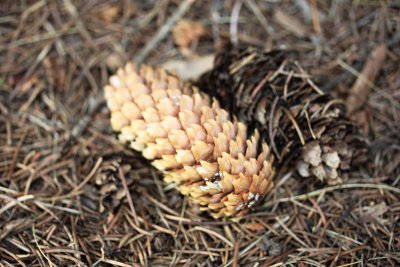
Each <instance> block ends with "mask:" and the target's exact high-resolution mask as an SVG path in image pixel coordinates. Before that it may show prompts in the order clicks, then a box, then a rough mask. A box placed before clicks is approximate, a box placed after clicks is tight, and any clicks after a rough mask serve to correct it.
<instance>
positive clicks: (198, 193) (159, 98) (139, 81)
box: [104, 63, 274, 218]
mask: <svg viewBox="0 0 400 267" xmlns="http://www.w3.org/2000/svg"><path fill="white" fill-rule="evenodd" d="M104 91H105V98H106V100H107V105H108V107H109V109H110V110H111V126H112V128H113V129H114V130H115V131H117V132H120V134H119V139H120V141H122V142H128V143H130V145H131V147H132V148H133V149H135V150H137V151H141V152H142V154H143V156H144V157H145V158H147V159H149V160H153V162H152V164H153V166H155V167H156V168H157V169H159V170H161V171H163V172H164V174H165V176H164V179H165V181H167V182H169V183H172V182H174V183H177V185H178V189H179V190H180V191H181V193H182V194H185V195H190V197H191V199H192V200H193V202H195V203H199V204H201V205H202V206H203V207H202V210H209V211H210V212H211V215H212V216H213V217H215V218H219V217H221V216H240V215H243V214H245V213H246V212H248V210H249V209H250V208H252V207H253V206H254V205H255V204H256V203H257V202H259V201H260V200H261V199H262V198H263V197H264V196H265V194H266V193H267V192H268V191H269V190H270V189H271V187H272V185H273V183H272V177H273V175H274V170H273V168H272V163H273V157H272V156H271V155H270V153H269V147H268V145H267V144H266V142H265V141H260V138H259V137H260V136H259V133H258V131H255V132H254V134H253V135H252V136H251V137H250V138H249V139H248V138H247V136H248V135H247V127H246V125H245V124H243V123H241V122H238V121H237V120H236V118H235V117H233V118H232V119H231V118H230V116H229V113H228V112H227V111H226V110H224V109H222V108H220V107H219V104H218V102H217V101H216V100H215V99H213V100H210V98H209V97H208V96H207V95H205V94H203V93H200V92H199V91H198V89H197V88H196V87H192V86H190V85H189V84H187V83H184V82H183V81H181V80H179V79H178V78H177V77H175V76H173V75H169V74H167V73H166V71H165V70H164V69H161V68H157V69H152V68H151V67H149V66H146V65H141V66H140V67H137V66H136V65H134V64H132V63H128V64H127V65H126V66H125V68H123V69H119V70H118V71H117V74H116V75H114V76H112V77H111V78H110V85H106V86H105V88H104Z"/></svg>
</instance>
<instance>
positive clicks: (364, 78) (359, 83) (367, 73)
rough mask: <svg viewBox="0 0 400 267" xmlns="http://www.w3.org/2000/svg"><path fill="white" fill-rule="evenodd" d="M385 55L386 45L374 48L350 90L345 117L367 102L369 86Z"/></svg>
mask: <svg viewBox="0 0 400 267" xmlns="http://www.w3.org/2000/svg"><path fill="white" fill-rule="evenodd" d="M386 53H387V48H386V45H384V44H381V45H378V46H377V47H375V49H374V50H373V51H372V53H371V55H370V57H369V59H368V61H367V62H366V64H365V66H364V68H363V69H362V71H361V75H360V76H359V77H358V79H357V80H356V82H355V83H354V85H353V87H352V88H351V89H350V92H349V95H348V97H347V99H346V108H347V115H348V116H350V115H351V114H353V113H354V112H355V111H357V110H358V109H360V108H361V107H362V106H363V105H364V104H365V103H366V101H367V99H368V95H369V93H370V91H371V84H372V83H373V82H374V80H375V78H376V76H377V75H378V73H379V70H380V69H381V67H382V64H383V62H384V61H385V58H386Z"/></svg>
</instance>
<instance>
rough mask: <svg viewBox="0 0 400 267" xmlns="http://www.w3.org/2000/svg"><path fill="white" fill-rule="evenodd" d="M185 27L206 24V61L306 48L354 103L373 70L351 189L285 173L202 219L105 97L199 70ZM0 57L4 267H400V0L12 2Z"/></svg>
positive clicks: (318, 69) (360, 108)
mask: <svg viewBox="0 0 400 267" xmlns="http://www.w3.org/2000/svg"><path fill="white" fill-rule="evenodd" d="M182 19H188V20H192V21H196V22H199V23H201V25H202V27H203V28H204V29H205V34H204V36H202V37H201V38H200V39H199V40H198V41H197V46H196V48H193V47H191V48H189V54H190V53H196V54H197V56H198V58H203V56H205V55H209V54H213V53H215V52H216V51H217V50H218V48H219V47H221V45H222V44H223V43H227V42H233V43H236V44H240V45H244V46H256V47H260V48H263V49H266V50H271V49H289V50H295V51H297V52H298V54H299V64H300V65H301V66H302V68H303V69H304V70H305V71H306V72H307V73H309V74H311V75H312V76H313V80H314V82H315V84H316V86H318V87H319V88H320V89H321V90H323V91H324V92H326V93H327V94H332V95H333V96H335V97H338V98H341V99H343V100H346V99H348V98H347V97H348V96H349V94H351V92H352V91H351V90H354V89H352V88H354V86H355V84H356V81H359V80H360V79H361V80H362V79H363V77H364V76H360V73H361V72H362V73H363V74H365V76H367V78H368V79H371V80H370V81H369V82H367V83H366V86H365V85H364V86H361V89H360V90H361V91H358V92H357V94H359V95H360V99H359V100H360V102H359V103H353V104H350V105H356V106H357V107H356V108H357V113H356V115H355V116H354V119H355V120H356V121H357V122H358V123H359V125H360V131H361V133H362V134H363V135H364V137H365V138H366V140H367V143H368V149H369V160H368V162H367V163H366V164H365V166H361V167H360V168H359V169H355V170H351V172H350V177H349V179H348V180H347V181H346V183H345V184H343V185H338V186H328V185H326V184H323V183H321V182H319V181H317V180H316V179H313V178H307V179H304V178H299V176H298V175H296V174H295V173H293V172H287V173H280V174H279V175H278V176H277V177H275V184H276V185H278V187H277V188H275V189H274V190H273V194H270V195H269V198H267V199H265V200H264V202H263V203H262V204H261V205H259V206H258V207H256V208H255V209H254V210H253V211H252V212H251V213H249V214H248V215H246V216H244V217H243V218H241V219H240V220H234V221H232V220H214V219H213V218H212V217H209V216H208V215H207V214H205V213H201V212H200V211H199V209H198V207H197V206H196V205H193V204H192V203H190V202H189V201H188V198H187V197H184V196H182V195H180V194H179V193H178V191H176V190H175V189H174V188H173V187H171V186H170V185H168V184H166V183H165V182H163V181H162V175H161V174H160V173H159V172H157V171H156V170H155V169H154V168H152V167H151V165H150V163H149V162H148V161H146V160H144V159H143V158H142V157H141V155H140V154H139V153H136V152H134V151H132V150H130V149H129V148H127V147H125V146H123V145H121V144H119V142H118V140H117V138H116V137H117V136H116V134H115V133H113V131H112V129H111V127H110V124H109V111H108V109H107V107H106V105H105V102H104V100H103V95H102V87H103V86H104V85H105V84H106V83H107V82H108V78H109V77H110V75H112V73H113V72H114V71H115V70H116V68H117V67H118V66H121V65H123V64H124V63H125V62H127V61H129V60H134V61H136V62H138V63H143V62H145V63H148V64H152V65H157V64H164V63H166V62H167V63H170V62H171V61H174V60H187V57H188V51H186V52H185V51H184V50H183V49H182V47H180V46H178V45H176V44H175V42H174V37H173V34H172V30H173V27H174V25H176V22H178V21H180V20H182ZM382 47H384V50H382V49H381V50H379V49H380V48H382ZM190 49H192V50H190ZM193 51H195V52H193ZM374 51H375V52H376V51H378V52H377V53H381V54H380V60H374V59H371V55H373V54H374V53H373V52H374ZM382 51H383V52H382ZM382 53H383V54H382ZM0 59H1V64H0V266H30V267H33V266H53V265H54V266H96V265H97V266H281V265H284V266H287V265H289V266H399V265H400V234H399V233H400V131H399V129H400V68H399V66H400V64H399V62H400V4H399V3H398V1H395V0H392V1H390V0H382V1H377V0H376V1H375V0H354V1H335V0H332V1H317V0H297V1H289V0H281V1H279V0H274V1H272V0H270V1H268V0H265V1H255V0H236V1H222V0H206V1H195V0H182V1H178V0H162V1H138V0H132V1H130V0H124V1H118V0H112V1H109V0H96V1H95V0H88V1H74V0H65V1H61V0H60V1H57V0H50V1H47V0H38V1H12V0H2V1H1V3H0ZM368 62H373V63H372V64H367V63H368ZM375 62H376V64H374V63H375ZM369 71H370V72H369ZM371 72H375V73H377V75H372V76H371V77H369V76H368V73H369V74H370V73H371ZM373 76H376V77H373ZM363 98H365V99H366V101H365V102H362V99H363ZM356 99H357V98H356ZM356 102H357V101H356ZM133 209H134V210H135V212H136V216H134V213H133V212H132V210H133Z"/></svg>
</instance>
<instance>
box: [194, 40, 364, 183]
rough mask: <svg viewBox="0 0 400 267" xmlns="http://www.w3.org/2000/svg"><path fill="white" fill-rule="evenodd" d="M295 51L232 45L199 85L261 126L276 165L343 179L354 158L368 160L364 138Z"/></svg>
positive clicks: (245, 119) (242, 117)
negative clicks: (318, 86)
mask: <svg viewBox="0 0 400 267" xmlns="http://www.w3.org/2000/svg"><path fill="white" fill-rule="evenodd" d="M292 54H293V53H290V52H287V51H272V52H264V51H261V50H257V49H255V48H232V47H229V48H227V49H224V51H222V52H220V53H219V54H217V56H216V59H215V62H214V67H213V69H212V70H211V71H209V72H208V73H206V74H204V75H203V76H202V77H201V78H200V79H199V81H198V82H197V83H196V85H197V86H198V87H199V88H200V89H201V90H202V91H204V92H206V93H208V94H209V95H210V96H213V97H216V98H217V99H218V100H219V102H220V103H221V106H222V107H223V108H226V109H227V110H229V111H231V112H232V113H233V114H236V115H237V116H238V119H239V121H241V122H244V123H246V125H248V127H249V130H250V131H251V130H252V129H259V130H260V133H261V138H262V139H265V140H267V142H268V144H270V146H271V150H272V152H273V153H274V154H275V156H276V158H277V159H278V161H279V162H278V163H277V164H276V165H277V166H276V167H277V169H281V168H282V167H283V165H285V164H287V165H289V167H295V168H297V170H298V172H299V174H300V175H301V176H303V177H310V176H316V177H317V178H319V179H320V180H322V181H325V182H327V183H328V184H338V183H341V182H342V181H343V179H342V178H343V177H344V175H347V174H346V170H348V169H349V168H350V166H351V164H352V163H356V162H362V161H364V160H365V158H366V156H365V155H366V153H365V152H366V149H365V148H366V146H365V143H364V142H363V141H361V140H360V138H359V137H358V136H357V134H356V133H357V127H355V125H354V124H353V123H352V122H351V121H350V120H349V119H348V118H346V117H345V110H344V108H345V107H344V105H343V104H342V102H341V101H340V100H338V99H333V98H332V97H330V96H329V95H327V94H324V93H323V92H321V91H320V90H319V89H318V88H317V87H316V86H315V85H314V83H313V82H312V81H311V79H310V76H309V75H307V74H306V73H305V72H304V71H303V70H302V69H301V67H300V65H299V64H298V63H297V62H296V61H295V60H293V59H291V58H293V55H292Z"/></svg>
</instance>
